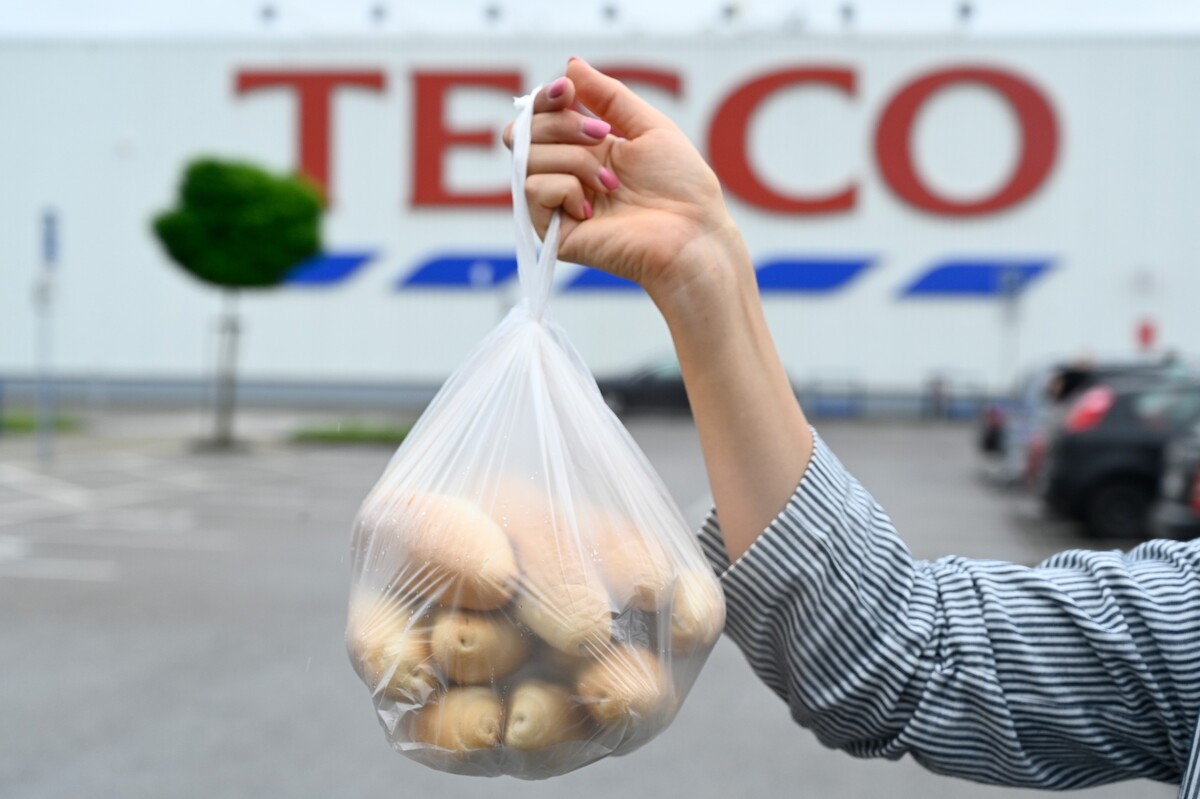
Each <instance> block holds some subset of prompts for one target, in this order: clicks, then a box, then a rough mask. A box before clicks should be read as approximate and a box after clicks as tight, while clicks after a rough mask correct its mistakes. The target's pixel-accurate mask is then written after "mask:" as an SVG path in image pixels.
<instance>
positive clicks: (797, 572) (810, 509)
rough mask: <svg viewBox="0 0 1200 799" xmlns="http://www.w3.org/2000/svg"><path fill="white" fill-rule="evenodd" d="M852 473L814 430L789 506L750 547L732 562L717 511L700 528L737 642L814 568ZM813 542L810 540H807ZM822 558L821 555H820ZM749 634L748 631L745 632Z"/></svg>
mask: <svg viewBox="0 0 1200 799" xmlns="http://www.w3.org/2000/svg"><path fill="white" fill-rule="evenodd" d="M850 479H851V478H850V475H849V473H847V471H846V468H845V467H844V466H842V464H841V462H840V461H839V460H838V459H837V456H836V455H834V454H833V452H832V451H831V450H830V449H829V447H828V446H827V445H826V444H825V441H824V440H823V439H822V438H821V436H820V435H818V434H817V432H816V431H815V430H814V431H813V453H812V457H811V458H810V459H809V462H808V466H807V468H806V469H805V471H804V475H803V477H801V478H800V483H799V485H798V486H797V487H796V490H795V491H794V492H793V493H792V496H791V498H790V499H789V500H788V502H787V505H785V506H784V508H783V510H781V511H780V512H779V515H777V516H776V517H775V518H774V519H773V520H772V521H771V523H770V524H769V525H767V527H766V529H765V530H764V531H763V532H762V534H761V535H759V537H758V538H756V539H755V540H754V543H752V544H751V545H750V548H749V549H747V550H746V551H745V553H743V554H742V556H741V557H740V558H738V559H737V560H736V561H734V562H733V563H730V561H729V555H728V553H727V552H726V550H725V540H724V538H723V537H722V535H721V525H720V522H719V520H718V518H717V513H716V510H715V509H714V510H713V511H712V512H710V513H709V515H708V518H707V519H706V520H705V522H704V526H703V527H702V528H701V530H700V536H699V537H700V547H701V549H702V550H703V552H704V555H705V557H706V558H707V559H708V562H709V564H710V565H711V566H712V568H713V571H714V572H715V573H716V575H717V577H718V578H719V579H720V581H721V586H722V588H724V590H725V598H726V605H727V612H728V613H727V615H728V620H727V626H726V630H727V632H729V634H730V635H731V636H732V637H733V638H734V639H735V640H736V639H739V638H740V637H741V636H740V635H739V628H752V627H757V626H758V625H759V624H760V623H761V618H762V616H763V614H764V613H765V612H769V609H768V607H767V606H773V605H774V604H775V602H774V600H777V599H778V598H779V597H780V596H781V595H783V594H787V593H790V592H791V591H793V590H794V587H795V582H796V581H797V580H800V579H803V576H804V575H807V574H808V573H809V571H810V570H811V569H812V566H813V562H814V558H813V555H815V554H816V553H814V552H812V550H813V549H814V548H821V547H822V546H823V544H824V543H825V541H826V539H827V538H828V535H827V533H828V528H827V526H826V524H822V523H821V522H819V521H817V520H819V519H829V518H830V517H833V516H837V515H840V512H841V511H840V506H841V505H843V504H844V502H845V498H846V494H847V491H848V489H849V483H850ZM810 538H811V539H813V540H806V539H810ZM818 557H819V556H818ZM740 631H741V632H743V633H748V632H749V629H741V630H740Z"/></svg>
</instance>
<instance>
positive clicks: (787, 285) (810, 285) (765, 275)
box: [758, 258, 873, 294]
mask: <svg viewBox="0 0 1200 799" xmlns="http://www.w3.org/2000/svg"><path fill="white" fill-rule="evenodd" d="M872 261H873V259H872V258H778V259H775V260H772V261H767V262H766V263H764V264H763V265H762V266H760V267H758V288H759V290H760V291H762V292H763V293H768V292H790V293H802V294H828V293H830V292H834V291H840V290H841V289H843V288H845V287H846V284H848V283H850V282H851V281H852V280H854V279H855V278H857V277H858V276H859V275H860V274H861V273H862V271H863V270H864V269H866V268H867V267H868V266H870V265H871V263H872Z"/></svg>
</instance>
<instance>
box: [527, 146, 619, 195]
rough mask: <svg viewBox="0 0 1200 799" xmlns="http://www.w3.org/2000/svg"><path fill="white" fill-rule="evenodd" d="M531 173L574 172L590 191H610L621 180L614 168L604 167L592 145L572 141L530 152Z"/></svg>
mask: <svg viewBox="0 0 1200 799" xmlns="http://www.w3.org/2000/svg"><path fill="white" fill-rule="evenodd" d="M529 174H530V175H536V174H568V175H573V176H574V177H575V178H576V179H577V180H578V181H579V182H580V184H581V185H583V186H584V187H585V188H587V189H588V190H590V191H594V192H608V191H612V190H613V189H615V188H617V186H619V185H620V182H619V181H618V180H617V176H616V175H615V174H614V173H613V171H612V170H611V169H609V168H608V167H606V166H604V165H603V164H602V163H601V162H600V159H599V158H598V154H597V153H596V152H595V151H594V150H593V148H590V147H575V146H574V145H570V144H544V145H541V146H538V147H534V148H532V149H531V150H530V152H529Z"/></svg>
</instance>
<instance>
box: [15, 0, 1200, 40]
mask: <svg viewBox="0 0 1200 799" xmlns="http://www.w3.org/2000/svg"><path fill="white" fill-rule="evenodd" d="M964 8H965V12H964ZM755 30H766V31H789V32H794V33H806V32H807V33H810V34H841V33H844V32H847V31H853V32H857V33H865V34H904V33H926V34H928V33H954V34H959V35H961V34H962V33H964V32H966V33H969V34H971V35H1007V34H1086V35H1114V34H1115V35H1122V34H1125V35H1129V34H1133V35H1145V34H1155V35H1170V34H1192V35H1195V34H1198V33H1200V2H1198V0H583V1H582V2H581V1H580V0H573V1H572V2H562V0H558V2H547V0H439V1H438V2H435V3H431V2H427V1H425V0H422V2H413V0H404V1H403V2H402V1H401V0H338V1H337V2H334V1H333V0H199V1H197V0H187V1H186V2H185V0H0V36H9V37H28V36H33V37H46V36H49V37H60V36H63V37H84V38H93V37H111V36H117V37H126V36H151V37H154V36H214V35H215V36H223V35H231V36H272V37H279V36H283V37H291V36H302V37H307V36H320V35H336V36H346V35H370V36H373V35H394V34H419V35H429V34H443V35H456V34H486V35H506V34H515V33H526V34H541V33H555V34H562V33H570V34H596V35H626V34H629V33H631V32H636V33H644V34H664V35H691V34H696V33H702V32H711V33H720V32H738V31H743V32H744V31H755Z"/></svg>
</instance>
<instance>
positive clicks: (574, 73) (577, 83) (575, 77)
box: [567, 58, 674, 138]
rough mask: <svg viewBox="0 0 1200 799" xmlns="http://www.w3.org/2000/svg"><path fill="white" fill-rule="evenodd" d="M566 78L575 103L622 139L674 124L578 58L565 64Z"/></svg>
mask: <svg viewBox="0 0 1200 799" xmlns="http://www.w3.org/2000/svg"><path fill="white" fill-rule="evenodd" d="M567 77H568V78H569V79H570V82H571V83H572V84H573V90H574V93H575V96H576V97H578V99H579V102H581V103H582V104H583V105H585V106H587V107H588V108H589V109H591V110H592V111H593V112H595V114H596V115H597V116H599V117H600V118H601V119H603V120H605V121H606V122H610V123H612V125H613V126H614V127H616V128H618V129H619V130H620V131H621V134H622V135H623V136H625V137H626V138H634V137H636V136H638V135H640V134H642V133H645V132H646V131H647V130H650V129H651V128H656V127H661V126H662V125H664V124H665V125H673V124H674V123H672V122H671V120H670V118H669V117H667V116H666V115H664V114H662V113H661V112H659V111H658V110H656V109H655V108H654V107H653V106H651V105H650V104H649V103H647V102H646V101H645V100H643V99H642V98H640V97H638V96H637V95H636V94H634V93H633V92H632V91H630V90H629V89H628V88H627V87H626V86H625V84H623V83H621V82H620V81H619V80H616V79H615V78H610V77H609V76H607V75H605V74H604V73H603V72H600V71H599V70H596V69H594V68H593V67H592V66H591V65H590V64H588V63H587V62H586V61H584V60H583V59H582V58H572V59H571V60H570V61H569V62H568V63H567Z"/></svg>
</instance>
